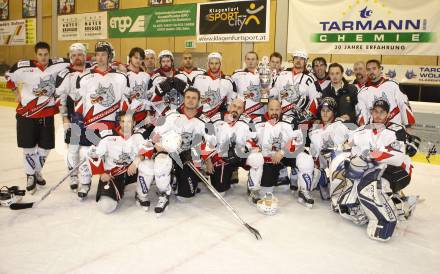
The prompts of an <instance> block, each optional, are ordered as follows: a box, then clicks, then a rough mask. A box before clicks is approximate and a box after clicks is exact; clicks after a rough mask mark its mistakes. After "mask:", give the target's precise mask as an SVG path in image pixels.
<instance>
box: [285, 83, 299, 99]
mask: <svg viewBox="0 0 440 274" xmlns="http://www.w3.org/2000/svg"><path fill="white" fill-rule="evenodd" d="M300 97H301V94H300V92H299V83H296V84H293V85H291V84H290V83H287V84H286V85H285V86H284V87H283V90H281V91H280V98H281V100H286V101H287V102H289V103H296V102H297V101H298V100H299V98H300Z"/></svg>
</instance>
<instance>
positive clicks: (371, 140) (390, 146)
mask: <svg viewBox="0 0 440 274" xmlns="http://www.w3.org/2000/svg"><path fill="white" fill-rule="evenodd" d="M350 141H351V143H352V149H351V154H352V156H359V155H362V154H363V153H365V151H369V152H370V156H371V157H373V158H374V159H375V160H376V161H377V162H379V163H385V164H390V165H393V166H401V167H402V168H403V169H405V170H406V171H407V172H408V174H409V175H411V170H412V164H411V158H410V157H409V156H408V155H406V154H405V153H406V146H405V142H406V131H405V128H404V127H403V126H401V125H399V124H395V123H388V124H387V125H386V126H385V125H374V124H367V125H365V126H362V127H359V128H358V129H357V130H356V131H354V132H353V134H352V135H351V140H350Z"/></svg>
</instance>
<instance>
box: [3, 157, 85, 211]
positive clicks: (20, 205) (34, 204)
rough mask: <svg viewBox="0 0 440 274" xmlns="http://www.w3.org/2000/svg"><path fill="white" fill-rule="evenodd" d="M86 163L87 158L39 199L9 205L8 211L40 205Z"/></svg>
mask: <svg viewBox="0 0 440 274" xmlns="http://www.w3.org/2000/svg"><path fill="white" fill-rule="evenodd" d="M86 161H87V158H86V159H84V160H82V161H81V162H80V163H79V164H77V165H76V166H75V167H73V168H72V169H71V170H70V171H69V172H68V173H67V174H66V175H65V176H64V177H63V178H62V179H61V180H60V181H59V182H58V183H57V184H56V185H54V186H53V187H51V188H50V189H49V190H48V191H47V192H46V193H44V194H43V196H41V198H40V199H39V200H37V201H35V202H30V203H14V204H11V205H10V206H9V208H10V209H12V210H20V209H26V208H31V207H35V206H37V205H38V204H40V203H41V202H42V201H43V200H44V199H46V198H47V196H49V194H50V193H52V191H54V190H55V189H57V188H58V187H59V186H60V185H61V184H62V183H63V182H64V181H65V180H66V179H67V178H68V177H70V175H71V174H72V173H73V172H74V171H75V170H76V169H78V168H79V167H80V166H81V165H82V164H84V163H85V162H86Z"/></svg>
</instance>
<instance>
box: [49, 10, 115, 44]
mask: <svg viewBox="0 0 440 274" xmlns="http://www.w3.org/2000/svg"><path fill="white" fill-rule="evenodd" d="M93 39H107V12H95V13H83V14H72V15H61V16H58V40H93Z"/></svg>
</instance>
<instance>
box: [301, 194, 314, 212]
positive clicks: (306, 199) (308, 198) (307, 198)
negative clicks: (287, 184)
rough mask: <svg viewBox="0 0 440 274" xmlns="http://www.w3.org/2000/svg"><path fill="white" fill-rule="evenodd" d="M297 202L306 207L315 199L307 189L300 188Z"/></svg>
mask: <svg viewBox="0 0 440 274" xmlns="http://www.w3.org/2000/svg"><path fill="white" fill-rule="evenodd" d="M298 202H299V203H301V204H304V205H305V206H306V207H308V208H312V207H313V204H314V203H315V201H314V200H313V198H312V195H311V194H310V191H308V190H300V191H299V192H298Z"/></svg>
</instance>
